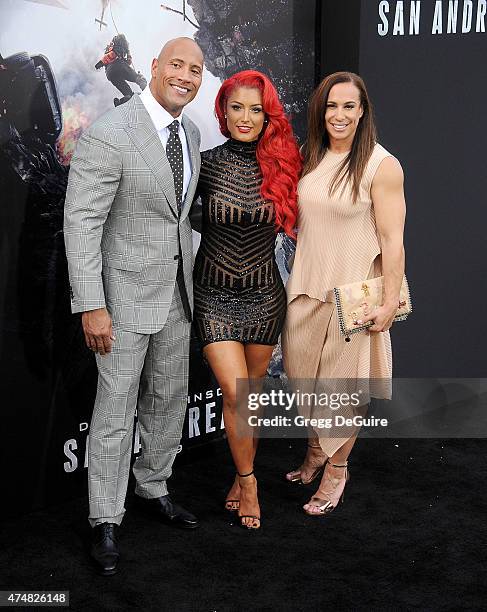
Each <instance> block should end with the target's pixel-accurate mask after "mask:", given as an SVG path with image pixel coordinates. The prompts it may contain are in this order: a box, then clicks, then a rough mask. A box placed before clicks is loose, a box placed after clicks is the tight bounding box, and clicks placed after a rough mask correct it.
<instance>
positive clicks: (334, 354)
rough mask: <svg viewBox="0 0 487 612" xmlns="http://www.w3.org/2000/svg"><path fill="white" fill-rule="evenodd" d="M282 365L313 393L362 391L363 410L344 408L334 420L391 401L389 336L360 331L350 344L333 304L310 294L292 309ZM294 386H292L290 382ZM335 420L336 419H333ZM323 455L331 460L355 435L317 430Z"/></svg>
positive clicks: (293, 303)
mask: <svg viewBox="0 0 487 612" xmlns="http://www.w3.org/2000/svg"><path fill="white" fill-rule="evenodd" d="M281 343H282V352H283V365H284V370H285V372H286V374H287V376H288V378H289V379H294V380H299V381H300V383H301V382H304V383H305V384H306V382H305V381H307V385H308V388H307V389H306V391H309V389H310V387H314V388H315V391H316V392H319V391H321V390H328V391H330V390H331V391H333V390H337V391H340V392H341V391H343V390H344V389H346V391H347V392H349V393H350V392H351V393H353V392H359V393H360V397H361V400H360V406H359V407H358V408H357V407H355V408H354V407H353V406H351V405H350V406H341V407H340V408H339V409H338V410H337V409H335V410H333V411H332V413H330V414H332V416H333V417H335V416H336V415H338V414H339V415H343V417H345V418H350V417H353V416H356V415H357V414H362V415H363V414H364V407H365V408H366V405H367V404H368V402H369V399H370V398H371V397H375V398H379V399H390V398H391V389H392V380H391V379H392V351H391V339H390V335H389V332H382V333H374V332H371V333H370V334H369V333H367V332H359V333H356V334H352V335H351V336H350V342H346V341H345V338H344V336H343V335H342V334H341V333H340V329H339V327H338V318H337V314H336V308H335V305H334V304H332V303H328V302H321V301H320V300H316V299H314V298H310V297H308V296H307V295H299V296H297V297H296V298H294V299H293V300H292V301H291V302H290V303H289V304H288V309H287V314H286V321H285V324H284V329H283V331H282V336H281ZM291 382H292V381H291ZM333 420H334V419H333ZM315 431H316V433H317V435H318V438H319V440H320V445H321V447H322V448H323V451H324V452H325V453H326V454H327V455H328V456H329V457H330V456H331V455H333V454H334V453H335V452H336V451H337V450H338V449H339V448H341V446H343V444H344V443H345V442H346V441H347V440H349V439H350V437H351V436H352V435H355V433H356V429H353V428H350V427H348V428H343V427H340V428H334V427H331V428H330V429H325V430H323V429H317V428H315Z"/></svg>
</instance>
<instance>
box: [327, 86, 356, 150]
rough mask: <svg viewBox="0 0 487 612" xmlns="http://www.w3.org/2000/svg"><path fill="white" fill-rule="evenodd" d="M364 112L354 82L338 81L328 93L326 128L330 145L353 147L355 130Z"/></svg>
mask: <svg viewBox="0 0 487 612" xmlns="http://www.w3.org/2000/svg"><path fill="white" fill-rule="evenodd" d="M363 114H364V109H363V107H362V104H361V102H360V91H359V89H358V88H357V87H356V86H355V85H354V84H353V83H337V84H336V85H333V87H332V88H331V89H330V93H329V94H328V100H327V102H326V111H325V129H326V131H327V132H328V136H329V139H330V146H331V147H332V148H333V147H337V148H340V149H343V150H349V149H351V148H352V142H353V139H354V137H355V132H356V131H357V127H358V124H359V121H360V118H361V117H362V115H363Z"/></svg>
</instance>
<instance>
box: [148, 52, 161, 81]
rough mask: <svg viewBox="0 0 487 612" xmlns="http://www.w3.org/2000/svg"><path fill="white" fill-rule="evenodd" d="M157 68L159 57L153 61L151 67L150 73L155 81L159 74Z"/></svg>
mask: <svg viewBox="0 0 487 612" xmlns="http://www.w3.org/2000/svg"><path fill="white" fill-rule="evenodd" d="M157 66H159V60H158V59H157V57H155V58H154V59H153V60H152V65H151V67H150V73H151V75H152V77H153V78H154V79H155V78H156V74H157Z"/></svg>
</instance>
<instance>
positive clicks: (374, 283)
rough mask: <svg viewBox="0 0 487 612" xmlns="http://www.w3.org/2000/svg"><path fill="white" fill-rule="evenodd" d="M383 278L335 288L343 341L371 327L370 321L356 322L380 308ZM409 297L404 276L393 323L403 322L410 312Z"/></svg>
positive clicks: (411, 308)
mask: <svg viewBox="0 0 487 612" xmlns="http://www.w3.org/2000/svg"><path fill="white" fill-rule="evenodd" d="M383 283H384V277H383V276H379V277H378V278H369V279H367V280H365V281H357V282H355V283H348V284H346V285H341V286H340V287H335V288H334V289H333V292H334V293H335V303H336V308H337V313H338V322H339V325H340V331H341V332H342V334H343V335H344V336H345V340H346V341H347V342H350V335H351V334H355V333H356V332H359V331H362V330H364V329H367V327H370V326H371V325H373V322H372V321H369V322H368V323H364V324H363V325H359V324H358V323H357V320H359V319H362V318H363V317H364V316H365V315H366V314H371V313H373V311H374V310H375V309H376V308H378V307H379V306H382V304H383V301H384V300H383V294H384V287H383ZM412 310H413V307H412V304H411V295H410V293H409V285H408V282H407V280H406V277H405V276H404V278H403V280H402V285H401V292H400V294H399V305H398V308H397V314H396V316H395V317H394V321H404V320H405V319H407V317H408V315H409V314H410V313H411V312H412Z"/></svg>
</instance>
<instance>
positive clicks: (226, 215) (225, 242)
mask: <svg viewBox="0 0 487 612" xmlns="http://www.w3.org/2000/svg"><path fill="white" fill-rule="evenodd" d="M256 147H257V143H256V142H249V143H243V142H240V141H238V140H233V139H230V140H228V141H227V142H225V143H224V144H222V145H220V146H218V147H215V148H214V149H211V150H209V151H205V152H203V153H202V154H201V172H200V178H199V184H198V192H199V195H200V197H201V201H202V206H203V210H202V230H201V244H200V248H199V250H198V253H197V255H196V261H195V268H194V301H195V304H194V321H195V325H196V332H197V335H198V337H199V339H200V341H201V342H202V344H203V345H206V344H210V343H211V342H221V341H223V340H235V341H237V342H241V343H243V344H251V343H252V344H267V345H273V344H276V343H277V340H278V338H279V334H280V333H281V329H282V326H283V323H284V317H285V314H286V294H285V291H284V286H283V283H282V280H281V276H280V274H279V270H278V267H277V264H276V261H275V257H274V248H275V240H276V233H275V229H274V227H275V226H274V207H273V204H272V203H271V202H266V201H264V200H263V199H262V197H261V195H260V187H261V184H262V175H261V173H260V169H259V165H258V162H257V157H256Z"/></svg>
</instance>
